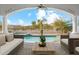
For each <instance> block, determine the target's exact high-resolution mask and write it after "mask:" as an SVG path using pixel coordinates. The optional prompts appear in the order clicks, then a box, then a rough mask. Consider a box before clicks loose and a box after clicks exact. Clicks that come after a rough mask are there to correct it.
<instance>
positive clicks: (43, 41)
mask: <svg viewBox="0 0 79 59" xmlns="http://www.w3.org/2000/svg"><path fill="white" fill-rule="evenodd" d="M39 46H40V47H45V46H46V38H45V36H43V30H41V36H40V43H39Z"/></svg>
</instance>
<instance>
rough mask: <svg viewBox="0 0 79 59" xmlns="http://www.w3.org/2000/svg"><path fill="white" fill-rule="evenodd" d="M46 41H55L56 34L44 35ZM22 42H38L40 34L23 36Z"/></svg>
mask: <svg viewBox="0 0 79 59" xmlns="http://www.w3.org/2000/svg"><path fill="white" fill-rule="evenodd" d="M45 38H46V42H52V41H56V40H57V39H58V37H57V36H53V35H52V36H45ZM24 42H28V43H35V42H40V36H24Z"/></svg>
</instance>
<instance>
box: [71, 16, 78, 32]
mask: <svg viewBox="0 0 79 59" xmlns="http://www.w3.org/2000/svg"><path fill="white" fill-rule="evenodd" d="M72 33H77V16H75V15H73V16H72Z"/></svg>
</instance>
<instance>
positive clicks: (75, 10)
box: [0, 4, 79, 55]
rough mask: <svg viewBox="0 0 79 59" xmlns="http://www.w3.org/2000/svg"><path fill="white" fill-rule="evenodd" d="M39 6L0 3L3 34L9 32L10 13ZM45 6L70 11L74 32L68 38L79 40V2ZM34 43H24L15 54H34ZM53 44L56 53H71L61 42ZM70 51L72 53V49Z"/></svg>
mask: <svg viewBox="0 0 79 59" xmlns="http://www.w3.org/2000/svg"><path fill="white" fill-rule="evenodd" d="M37 6H39V4H1V5H0V15H1V16H3V23H2V33H3V34H8V33H9V32H8V22H7V20H8V19H7V17H8V16H9V15H10V14H12V13H14V12H16V11H19V10H23V9H27V8H31V7H37ZM44 6H46V7H50V8H56V9H59V10H61V11H62V10H63V11H66V12H68V14H69V15H71V16H72V32H71V33H70V34H69V37H67V38H66V39H69V38H74V39H76V38H77V40H78V39H79V28H78V22H79V20H78V19H79V18H78V17H79V4H44ZM71 40H72V39H71ZM33 45H34V44H29V43H24V45H23V46H24V48H22V49H21V50H19V51H17V52H16V53H15V54H27V55H28V54H32V53H31V50H30V49H31V46H33ZM70 45H72V44H71V43H70ZM70 45H69V46H70ZM26 46H27V47H26ZM53 46H55V47H56V49H57V50H56V51H57V53H55V54H66V55H67V54H69V53H67V52H65V51H64V49H62V48H61V45H60V42H56V43H54V45H53ZM71 48H72V47H71ZM28 50H29V51H28ZM62 51H63V52H62ZM61 52H62V53H61ZM70 53H72V51H71V52H70Z"/></svg>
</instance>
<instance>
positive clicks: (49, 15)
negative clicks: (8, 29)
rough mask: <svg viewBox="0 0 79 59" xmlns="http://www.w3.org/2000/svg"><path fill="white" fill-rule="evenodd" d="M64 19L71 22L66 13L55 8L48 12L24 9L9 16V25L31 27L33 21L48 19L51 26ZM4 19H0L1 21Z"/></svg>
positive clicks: (47, 10)
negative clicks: (56, 20) (57, 20)
mask: <svg viewBox="0 0 79 59" xmlns="http://www.w3.org/2000/svg"><path fill="white" fill-rule="evenodd" d="M60 17H62V18H63V19H64V20H71V16H69V15H68V14H67V13H66V12H64V11H62V12H60V11H58V10H56V9H54V8H48V9H46V10H38V9H37V8H30V9H24V10H20V11H17V12H14V13H12V14H10V15H9V16H8V24H9V25H24V26H27V25H31V24H32V21H37V20H38V19H40V20H42V19H46V20H47V21H46V22H47V23H48V24H51V23H53V22H54V21H55V19H56V18H57V19H60ZM1 18H2V17H0V20H1Z"/></svg>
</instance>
